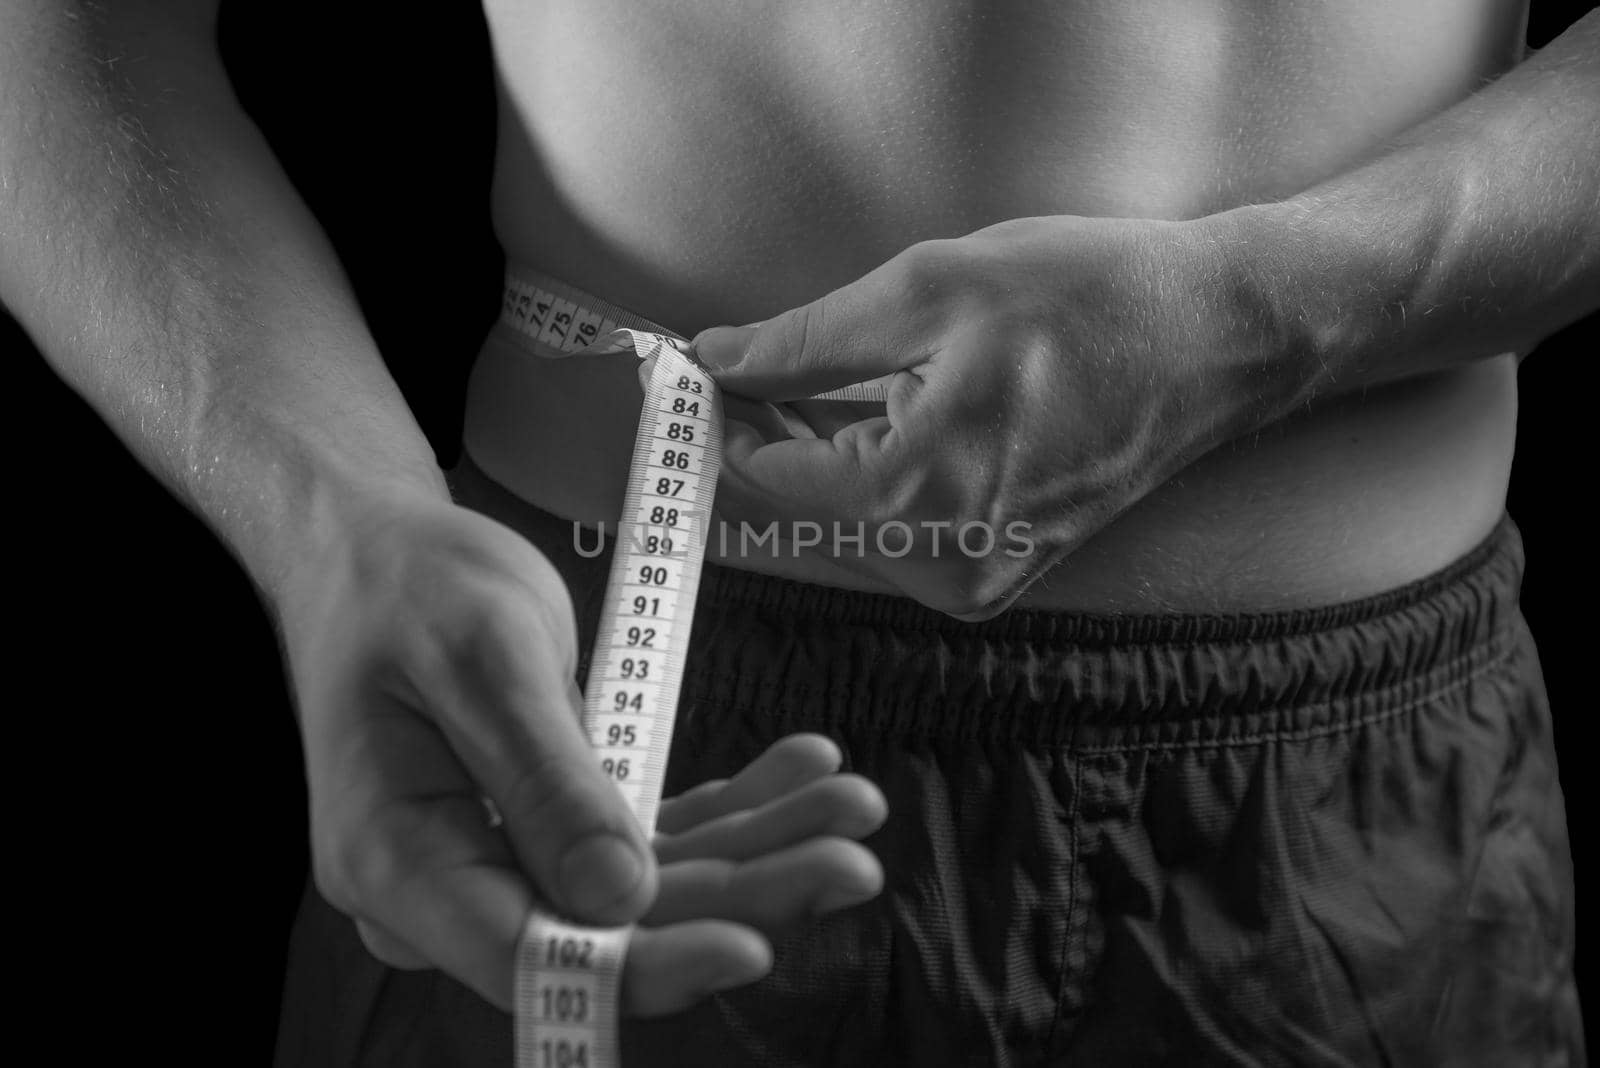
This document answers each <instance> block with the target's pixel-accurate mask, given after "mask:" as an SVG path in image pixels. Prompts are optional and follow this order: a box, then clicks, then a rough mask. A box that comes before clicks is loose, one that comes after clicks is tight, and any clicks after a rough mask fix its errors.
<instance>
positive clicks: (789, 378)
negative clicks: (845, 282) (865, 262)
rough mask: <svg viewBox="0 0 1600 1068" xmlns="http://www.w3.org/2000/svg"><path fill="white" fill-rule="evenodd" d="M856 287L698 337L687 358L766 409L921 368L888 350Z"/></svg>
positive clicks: (888, 339) (899, 347) (908, 352)
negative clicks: (767, 405)
mask: <svg viewBox="0 0 1600 1068" xmlns="http://www.w3.org/2000/svg"><path fill="white" fill-rule="evenodd" d="M861 285H862V283H859V282H858V283H856V284H855V285H853V286H846V287H844V288H843V289H836V290H834V291H833V292H832V293H829V294H828V295H827V296H825V297H823V298H822V299H820V300H814V301H812V302H811V303H810V304H805V305H802V306H801V307H798V308H795V309H793V310H791V311H786V312H784V313H783V314H782V315H777V316H774V317H773V318H771V319H768V320H767V321H766V322H763V323H757V324H754V325H752V326H714V327H712V328H711V329H709V330H703V331H701V332H700V334H698V335H697V336H696V337H695V339H694V343H693V348H692V351H693V352H694V355H695V358H696V359H698V360H699V361H700V362H701V363H703V364H705V365H706V367H708V368H709V369H710V370H711V373H712V375H713V377H715V378H716V380H717V383H718V384H719V385H721V386H722V387H723V388H725V389H727V390H729V391H731V392H733V393H737V394H741V395H743V396H746V397H751V398H754V399H756V400H767V401H790V400H802V399H804V398H807V397H814V396H816V395H818V394H819V393H827V392H829V391H830V390H835V389H841V388H843V387H845V386H850V385H854V384H856V383H858V382H867V381H870V380H872V379H874V378H878V377H879V376H882V375H887V374H891V373H893V372H895V371H899V370H902V369H904V368H907V367H911V366H914V365H915V364H917V363H920V362H921V361H922V358H923V357H922V354H921V353H920V352H917V351H915V350H914V349H912V348H911V347H910V346H906V345H903V344H895V343H894V340H895V339H894V332H893V331H892V330H891V329H886V328H885V324H884V323H883V322H881V320H880V316H879V314H878V313H877V307H878V306H877V302H875V301H870V300H869V299H868V297H867V295H866V294H864V293H863V292H861Z"/></svg>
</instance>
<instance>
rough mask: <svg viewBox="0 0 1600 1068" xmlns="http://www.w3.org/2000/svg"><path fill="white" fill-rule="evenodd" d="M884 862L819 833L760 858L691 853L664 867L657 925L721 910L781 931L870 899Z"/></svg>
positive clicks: (654, 912)
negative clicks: (732, 858) (691, 857)
mask: <svg viewBox="0 0 1600 1068" xmlns="http://www.w3.org/2000/svg"><path fill="white" fill-rule="evenodd" d="M882 889H883V865H882V864H880V863H879V861H878V858H877V857H876V856H874V855H873V853H872V851H871V850H870V849H868V848H867V847H866V846H863V845H862V844H861V843H859V842H852V841H850V840H849V839H847V838H813V839H810V840H808V841H805V842H802V843H800V844H799V845H795V846H791V847H789V848H788V849H785V850H781V851H779V852H777V853H770V854H767V855H765V856H762V857H758V858H756V859H754V860H747V861H730V860H719V859H704V860H686V861H682V862H680V863H677V864H672V865H668V866H666V867H664V868H662V871H661V892H660V893H659V894H658V895H657V896H656V900H655V903H654V904H653V905H652V906H651V907H650V911H649V913H648V914H647V917H646V922H647V923H649V924H651V925H652V926H656V925H666V924H672V923H681V922H684V921H686V920H693V919H699V918H702V917H710V916H715V917H720V918H723V919H727V920H732V921H735V922H737V923H744V924H749V925H750V926H752V927H755V928H758V929H760V930H762V931H766V932H768V933H772V934H776V933H778V932H781V931H783V930H784V929H785V928H787V927H790V926H792V925H793V924H796V923H799V922H800V921H802V920H805V919H807V918H809V917H813V916H818V915H821V914H823V913H827V912H832V911H834V910H836V909H841V908H848V907H850V906H852V905H858V904H860V903H862V902H863V901H868V900H871V899H872V898H873V897H874V896H876V895H877V894H878V893H879V892H880V891H881V890H882Z"/></svg>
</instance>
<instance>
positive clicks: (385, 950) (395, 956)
mask: <svg viewBox="0 0 1600 1068" xmlns="http://www.w3.org/2000/svg"><path fill="white" fill-rule="evenodd" d="M356 934H358V935H360V936H361V942H362V944H363V945H365V946H366V947H367V952H368V953H371V954H372V955H373V956H374V957H377V958H378V959H379V960H380V961H382V962H383V963H384V964H387V965H388V966H389V967H391V968H400V969H403V970H405V971H419V970H421V969H423V968H431V967H433V964H432V962H431V961H429V960H428V959H427V958H426V957H424V956H422V955H421V954H419V953H418V952H417V951H416V950H414V949H412V948H411V947H410V946H409V945H407V944H406V943H405V942H404V941H402V940H401V939H398V938H396V937H395V936H394V935H392V934H390V933H389V932H388V931H385V930H384V929H383V928H382V927H379V926H378V925H377V924H375V923H373V922H372V921H371V920H362V919H357V920H356Z"/></svg>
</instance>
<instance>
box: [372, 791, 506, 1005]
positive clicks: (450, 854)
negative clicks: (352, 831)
mask: <svg viewBox="0 0 1600 1068" xmlns="http://www.w3.org/2000/svg"><path fill="white" fill-rule="evenodd" d="M367 841H368V843H369V844H368V846H367V849H366V855H365V858H364V861H363V866H364V868H365V873H364V875H363V876H362V881H363V883H364V884H365V886H366V887H367V890H366V892H365V893H363V895H362V900H363V902H364V907H363V912H364V915H363V916H362V920H364V921H365V922H366V923H367V924H368V925H369V926H372V927H375V928H377V929H378V930H379V931H381V932H384V933H387V932H402V931H403V932H404V933H405V934H404V946H405V948H406V949H407V950H409V951H410V952H411V953H413V954H415V955H416V956H418V957H420V958H421V959H422V960H424V961H426V962H427V963H428V965H429V966H432V967H437V968H441V969H443V970H444V971H446V972H448V973H450V974H451V975H453V976H455V977H456V978H457V979H459V980H461V981H462V982H464V983H466V984H467V985H468V986H470V987H471V988H472V989H474V990H476V991H477V992H478V993H479V994H481V995H482V996H483V997H484V998H486V999H487V1000H489V1001H491V1002H493V1003H494V1004H496V1005H498V1006H500V1007H501V1008H504V1009H509V1007H510V1005H511V996H512V991H511V979H512V968H513V962H514V959H515V950H516V944H517V940H518V938H519V937H520V936H521V932H522V926H523V923H524V922H525V920H526V917H527V915H528V913H529V912H530V911H531V910H532V909H533V907H534V905H535V899H534V897H533V894H532V889H531V887H530V886H529V885H528V881H527V879H526V878H525V877H524V876H523V875H522V874H521V873H520V872H519V871H518V870H517V868H516V863H515V861H514V859H513V858H512V856H511V853H510V850H509V848H508V847H507V845H506V843H505V841H504V839H502V838H501V837H500V835H499V834H497V833H496V832H494V831H491V830H490V829H489V827H488V825H487V823H485V821H484V819H483V810H482V806H481V805H479V804H478V802H477V800H476V799H475V798H472V797H468V796H461V797H457V798H445V799H435V800H430V801H424V802H401V803H397V804H395V805H393V806H391V807H390V808H389V809H388V810H387V811H386V812H385V813H384V814H383V816H382V818H380V819H379V820H378V821H376V823H374V824H373V825H372V826H371V827H370V828H369V836H368V839H367ZM391 937H396V936H391ZM367 944H368V947H369V948H371V949H373V950H374V953H375V954H377V955H378V956H379V959H382V960H385V961H386V962H388V963H394V964H396V966H406V965H401V964H400V963H399V962H398V961H397V960H396V961H391V960H390V959H389V958H388V957H387V956H386V955H385V953H384V952H380V951H379V950H380V948H381V949H383V950H385V951H387V950H388V949H389V948H392V947H389V946H382V947H380V946H376V945H374V944H373V942H371V941H368V942H367Z"/></svg>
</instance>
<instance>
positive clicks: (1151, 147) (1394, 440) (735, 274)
mask: <svg viewBox="0 0 1600 1068" xmlns="http://www.w3.org/2000/svg"><path fill="white" fill-rule="evenodd" d="M486 6H487V11H488V15H489V21H490V28H491V33H492V35H493V38H494V50H495V57H496V61H497V66H498V71H499V83H500V92H501V115H500V145H499V153H498V160H497V166H496V173H495V185H494V215H495V223H496V229H497V232H498V234H499V236H500V239H501V241H502V243H503V245H504V247H505V250H506V254H507V256H508V258H509V259H510V260H512V261H514V262H518V263H521V264H524V265H527V266H530V267H532V268H534V269H536V270H539V271H541V272H543V273H545V274H548V275H551V276H553V277H557V278H561V279H563V280H565V281H567V282H569V283H571V284H573V285H576V286H578V287H579V288H581V289H584V290H587V291H588V292H590V293H593V294H595V295H597V296H600V297H602V298H604V299H607V300H609V301H611V302H612V303H614V304H617V305H619V306H621V307H624V308H627V309H629V310H632V311H636V312H638V313H639V314H641V315H644V316H646V317H649V318H652V319H655V320H656V321H657V322H660V323H663V324H664V325H666V326H668V327H671V328H673V329H675V330H677V331H679V332H680V333H683V334H685V335H686V336H689V335H692V334H693V333H695V332H696V331H698V330H700V329H702V328H704V327H708V326H712V325H716V324H720V323H744V322H753V321H759V320H761V319H763V318H765V317H767V316H769V315H772V314H774V313H776V312H778V311H782V310H784V309H787V308H790V307H793V306H797V305H800V304H803V303H805V302H807V301H810V300H812V299H814V298H816V297H818V296H821V295H822V294H823V293H826V292H828V291H829V290H831V289H834V288H836V287H838V286H841V285H844V284H846V283H848V282H851V281H852V280H854V279H855V278H857V277H859V276H861V275H862V274H865V273H866V272H867V271H869V270H870V269H872V268H873V267H875V266H877V265H878V264H880V263H882V262H884V261H886V260H888V259H889V258H890V257H892V256H894V255H895V254H896V253H898V252H900V251H901V250H902V249H905V248H906V247H908V246H910V245H913V244H915V243H917V242H919V241H923V240H927V239H932V238H945V237H959V236H962V235H964V234H967V233H970V232H972V231H974V230H978V229H980V228H982V227H984V226H987V225H990V224H992V223H995V222H998V221H1001V220H1004V219H1010V218H1022V217H1030V216H1043V215H1065V214H1075V215H1094V216H1126V217H1145V218H1161V219H1183V218H1192V217H1197V216H1200V215H1205V214H1209V213H1214V212H1218V211H1222V210H1225V209H1228V208H1231V207H1234V206H1237V205H1240V204H1248V203H1255V202H1264V201H1272V200H1278V199H1282V198H1284V197H1287V196H1290V195H1293V194H1295V193H1297V192H1300V191H1301V190H1303V189H1305V188H1307V187H1309V186H1312V185H1314V184H1316V183H1317V182H1319V181H1321V180H1323V179H1324V178H1327V177H1329V176H1331V175H1333V174H1336V173H1338V172H1340V171H1342V170H1344V169H1347V168H1349V167H1350V166H1352V165H1353V164H1355V163H1357V162H1359V161H1360V160H1362V159H1363V157H1366V156H1368V155H1371V154H1372V153H1374V152H1375V151H1377V150H1378V149H1380V148H1381V147H1382V146H1383V145H1384V144H1385V142H1386V141H1387V140H1388V139H1390V138H1391V137H1393V136H1395V135H1397V134H1399V133H1400V132H1401V131H1404V130H1405V129H1406V128H1408V127H1410V126H1412V125H1414V124H1415V123H1417V122H1419V121H1420V120H1422V119H1424V118H1426V117H1427V116H1429V115H1430V114H1432V113H1434V112H1436V111H1438V110H1440V109H1442V108H1444V107H1446V106H1448V105H1450V104H1452V103H1454V102H1456V101H1457V100H1460V99H1461V98H1463V97H1465V96H1467V95H1468V94H1470V93H1471V92H1473V91H1474V90H1475V89H1476V88H1478V87H1479V86H1480V85H1481V84H1482V83H1484V82H1485V81H1486V80H1488V79H1491V78H1493V77H1494V76H1496V75H1498V74H1500V73H1501V72H1503V71H1504V70H1506V69H1507V68H1509V67H1510V66H1512V65H1513V64H1515V63H1516V62H1517V61H1518V60H1519V58H1520V57H1521V54H1522V50H1523V43H1522V42H1523V34H1524V25H1525V19H1526V7H1525V4H1524V3H1521V2H1517V0H1473V2H1469V3H1460V2H1451V3H1445V2H1432V0H1429V2H1420V0H1419V2H1411V3H1407V4H1404V5H1401V6H1399V7H1395V6H1393V5H1377V6H1373V5H1365V6H1358V7H1356V8H1349V7H1347V6H1338V7H1333V8H1330V7H1327V6H1326V5H1315V4H1291V5H1282V4H1263V3H1234V4H1221V5H1218V4H1207V5H1199V6H1196V5H1192V4H1155V5H1150V4H1132V5H1130V4H1120V3H1098V2H1079V3H1071V4H1058V5H1045V6H1040V5H1031V4H999V5H996V4H971V3H956V2H939V3H933V4H922V3H916V4H908V3H898V2H887V0H886V2H874V3H869V4H851V5H837V4H822V3H802V4H772V5H757V6H751V5H740V6H738V8H737V10H728V9H724V8H723V7H720V6H716V5H709V6H708V5H637V4H624V3H588V2H584V3H573V2H560V0H555V2H550V3H538V4H528V3H503V2H498V0H491V2H490V3H488V4H487V5H486ZM1515 369H1516V362H1515V358H1514V357H1512V356H1506V357H1502V358H1497V359H1494V360H1488V361H1480V362H1478V363H1474V364H1470V365H1467V366H1463V367H1457V368H1453V369H1450V370H1448V371H1445V372H1441V373H1436V374H1433V375H1431V376H1428V377H1424V378H1417V379H1412V380H1409V381H1406V382H1404V383H1400V384H1395V385H1390V386H1388V387H1385V388H1381V389H1374V390H1371V391H1369V392H1367V393H1365V394H1363V395H1359V396H1353V397H1346V398H1342V399H1339V400H1336V401H1334V402H1332V403H1329V404H1326V405H1322V406H1319V407H1317V408H1315V409H1314V410H1311V411H1307V412H1304V413H1302V414H1300V415H1298V416H1296V417H1294V418H1292V419H1290V420H1287V421H1285V422H1283V423H1280V424H1278V425H1277V426H1275V427H1273V428H1272V429H1271V430H1270V431H1268V432H1264V433H1261V434H1258V435H1253V436H1251V437H1250V438H1248V439H1246V440H1240V441H1235V442H1233V443H1231V444H1229V445H1227V446H1224V447H1223V448H1220V449H1217V450H1215V451H1214V452H1212V453H1211V454H1209V455H1208V456H1206V457H1205V458H1204V459H1203V460H1202V461H1201V462H1199V463H1197V464H1194V465H1193V466H1191V467H1190V468H1188V469H1186V470H1185V471H1183V472H1182V474H1181V475H1180V476H1179V477H1177V478H1174V479H1172V480H1171V481H1169V482H1168V483H1166V484H1165V485H1163V486H1161V487H1160V488H1159V489H1157V490H1156V491H1155V492H1153V493H1152V494H1150V495H1149V496H1148V497H1146V498H1144V499H1143V500H1141V501H1140V502H1139V503H1138V504H1136V505H1135V506H1134V507H1133V508H1132V509H1131V510H1129V511H1128V512H1127V513H1125V514H1124V515H1122V516H1121V517H1120V518H1119V519H1117V520H1116V521H1115V522H1114V523H1113V524H1112V525H1110V526H1108V527H1106V528H1105V529H1104V530H1102V531H1101V532H1100V533H1099V534H1098V535H1097V536H1095V537H1093V538H1092V539H1091V540H1090V541H1089V542H1088V543H1087V544H1085V545H1084V546H1082V547H1081V548H1080V549H1078V550H1077V551H1076V552H1074V553H1073V554H1071V555H1070V556H1069V557H1068V558H1067V560H1066V561H1065V562H1063V563H1062V564H1061V565H1060V566H1058V567H1057V568H1056V569H1055V570H1054V571H1052V572H1050V573H1049V574H1048V575H1047V576H1046V578H1045V579H1044V580H1042V581H1041V582H1039V583H1038V584H1037V585H1036V586H1034V587H1033V588H1032V589H1031V590H1030V591H1029V593H1028V594H1027V595H1025V599H1024V601H1023V602H1022V603H1023V604H1027V605H1032V606H1036V607H1051V608H1062V609H1086V610H1123V611H1161V610H1169V611H1247V610H1272V609H1278V608H1288V607H1296V606H1304V605H1310V604H1326V603H1332V602H1337V601H1341V600H1348V599H1352V598H1357V597H1362V596H1366V595H1369V594H1372V593H1376V592H1378V591H1380V590H1384V589H1389V588H1392V587H1394V586H1397V585H1401V584H1403V583H1405V582H1408V581H1411V580H1413V579H1416V578H1418V577H1420V576H1422V575H1424V574H1427V573H1429V572H1431V571H1433V570H1436V569H1437V568H1439V567H1441V566H1443V565H1444V564H1445V563H1447V562H1449V561H1450V560H1453V559H1455V558H1456V557H1458V556H1460V555H1461V554H1462V553H1463V552H1465V551H1466V550H1467V549H1468V548H1470V547H1471V546H1472V545H1474V544H1476V543H1477V542H1479V541H1480V540H1481V539H1482V538H1483V537H1484V536H1485V534H1486V533H1487V532H1488V531H1489V529H1490V528H1491V527H1492V526H1493V524H1494V522H1495V521H1496V519H1497V518H1498V517H1499V515H1500V513H1501V511H1502V510H1503V508H1504V501H1505V490H1506V483H1507V479H1508V476H1509V471H1510V464H1511V453H1512V446H1513V440H1514V431H1515V421H1516V382H1515ZM633 383H634V377H633V371H632V369H631V368H630V367H628V366H627V364H626V361H621V362H609V363H606V364H605V366H596V365H595V364H594V363H590V362H583V361H579V362H561V361H541V360H537V359H531V358H530V357H529V356H527V355H526V354H525V353H523V352H520V351H518V350H517V349H516V348H515V347H514V346H512V345H510V344H508V343H507V342H506V340H505V339H504V338H503V337H500V336H498V335H497V336H493V337H491V338H490V339H489V340H488V342H487V343H486V345H485V347H484V349H483V352H482V353H481V354H480V356H479V359H478V362H477V365H476V369H475V372H474V378H473V383H472V389H471V394H470V401H469V409H468V415H467V447H468V450H469V451H470V453H471V454H472V456H473V457H474V459H475V460H476V461H477V462H478V463H479V464H480V465H481V466H482V467H483V468H484V469H485V470H486V471H487V472H488V473H489V474H490V475H491V476H493V477H494V478H496V479H497V480H498V481H501V482H502V483H504V484H505V485H507V486H509V487H510V488H512V489H513V490H515V491H516V492H517V493H518V494H519V495H521V496H523V497H524V498H526V499H527V500H529V501H531V502H533V503H534V504H536V505H539V506H540V507H542V508H545V509H546V510H549V511H551V512H553V513H555V514H557V515H560V516H563V517H565V518H569V519H576V520H581V521H584V522H588V523H595V522H600V521H611V520H614V518H615V516H616V514H617V510H618V506H619V502H620V500H621V494H622V488H621V487H622V480H623V476H624V473H625V471H626V465H627V457H628V455H629V447H630V445H631V441H632V432H633V413H634V411H635V410H636V407H635V405H636V397H637V389H636V387H635V386H634V384H633ZM722 562H724V563H728V564H730V565H732V566H735V567H748V568H752V569H756V570H763V571H768V572H776V573H783V574H787V575H789V576H791V577H800V578H806V579H810V580H812V581H818V582H823V583H826V584H830V585H844V586H858V587H870V586H871V580H864V579H862V578H860V577H857V576H854V575H852V574H851V573H850V572H848V571H845V570H843V569H840V568H837V567H835V566H833V565H831V564H830V563H829V562H827V561H826V560H822V559H820V558H811V557H802V558H800V559H798V560H796V559H793V558H790V557H786V556H782V555H774V554H772V553H770V552H752V553H750V554H749V555H748V556H747V557H744V558H740V557H739V556H738V555H737V552H736V550H733V551H730V554H729V556H728V557H724V558H722Z"/></svg>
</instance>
